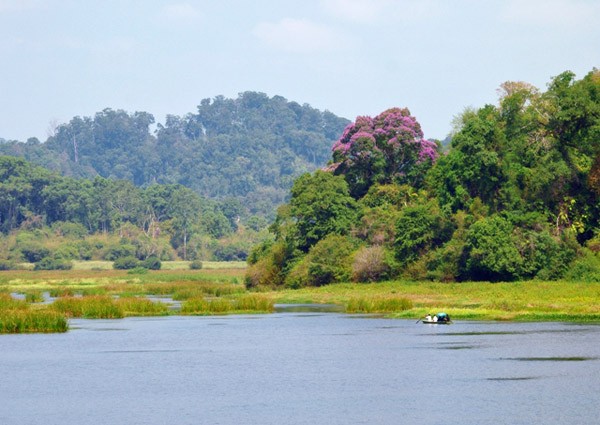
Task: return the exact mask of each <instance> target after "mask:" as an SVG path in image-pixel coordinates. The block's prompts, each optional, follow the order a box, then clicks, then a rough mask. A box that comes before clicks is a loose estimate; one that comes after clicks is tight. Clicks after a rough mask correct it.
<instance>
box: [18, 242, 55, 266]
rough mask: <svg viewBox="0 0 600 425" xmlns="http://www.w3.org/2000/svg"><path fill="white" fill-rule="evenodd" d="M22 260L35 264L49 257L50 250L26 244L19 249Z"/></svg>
mask: <svg viewBox="0 0 600 425" xmlns="http://www.w3.org/2000/svg"><path fill="white" fill-rule="evenodd" d="M21 254H22V255H23V258H25V260H27V261H28V262H30V263H37V262H38V261H40V260H42V258H45V257H47V256H49V255H50V250H49V249H48V248H46V247H44V246H43V245H41V244H38V243H32V242H30V243H27V244H25V245H23V246H22V247H21Z"/></svg>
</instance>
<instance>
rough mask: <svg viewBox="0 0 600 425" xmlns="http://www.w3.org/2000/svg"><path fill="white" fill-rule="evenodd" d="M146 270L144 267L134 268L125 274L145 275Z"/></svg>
mask: <svg viewBox="0 0 600 425" xmlns="http://www.w3.org/2000/svg"><path fill="white" fill-rule="evenodd" d="M147 273H148V269H147V268H145V267H134V268H132V269H129V270H127V274H147Z"/></svg>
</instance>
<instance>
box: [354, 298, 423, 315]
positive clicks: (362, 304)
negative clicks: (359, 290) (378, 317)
mask: <svg viewBox="0 0 600 425" xmlns="http://www.w3.org/2000/svg"><path fill="white" fill-rule="evenodd" d="M345 308H346V312H347V313H396V312H399V311H405V310H410V309H412V308H413V302H412V301H411V300H409V299H408V298H404V297H398V296H383V295H381V296H375V297H352V298H350V299H349V300H348V302H347V303H346V305H345Z"/></svg>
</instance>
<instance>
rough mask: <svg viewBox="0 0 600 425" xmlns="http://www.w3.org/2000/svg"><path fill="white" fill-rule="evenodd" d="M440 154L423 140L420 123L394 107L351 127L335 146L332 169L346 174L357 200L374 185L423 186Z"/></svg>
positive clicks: (433, 143) (365, 118)
mask: <svg viewBox="0 0 600 425" xmlns="http://www.w3.org/2000/svg"><path fill="white" fill-rule="evenodd" d="M437 151H438V146H437V145H436V143H435V142H433V141H431V140H426V139H424V138H423V131H422V130H421V126H420V124H419V123H418V122H417V120H416V119H415V118H414V117H413V116H411V115H410V111H409V110H408V109H406V108H403V109H401V108H392V109H388V110H386V111H384V112H382V113H381V114H379V115H377V116H376V117H375V118H371V117H368V116H363V117H358V118H356V121H355V122H354V123H351V124H349V125H348V126H347V127H346V129H345V130H344V133H343V134H342V136H341V137H340V138H339V139H338V141H337V142H336V143H335V144H334V146H333V164H332V165H331V166H330V167H329V169H330V170H332V171H333V172H334V173H335V174H336V175H340V174H341V175H344V177H345V178H346V181H347V182H348V184H349V186H350V193H351V194H352V196H353V197H354V198H356V199H358V198H360V197H362V196H363V195H364V194H365V193H366V192H367V191H368V189H369V187H371V186H372V185H373V184H374V183H380V184H386V183H399V184H402V183H408V184H411V185H413V186H416V187H418V186H420V185H422V183H423V178H424V175H425V171H426V170H427V169H428V168H429V167H430V166H431V164H432V163H433V162H435V160H436V159H437V157H438V152H437Z"/></svg>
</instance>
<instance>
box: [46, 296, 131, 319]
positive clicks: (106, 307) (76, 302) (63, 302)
mask: <svg viewBox="0 0 600 425" xmlns="http://www.w3.org/2000/svg"><path fill="white" fill-rule="evenodd" d="M52 308H53V309H54V310H56V311H59V312H61V313H64V314H66V315H67V316H68V317H83V318H85V319H120V318H122V317H124V312H123V309H122V308H121V306H119V305H117V304H116V303H115V300H113V299H112V298H111V297H107V296H102V295H93V296H88V297H62V298H59V299H57V300H56V301H54V303H53V304H52Z"/></svg>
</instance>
